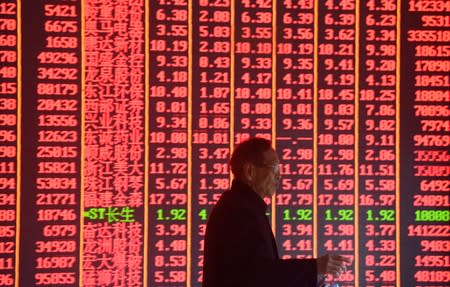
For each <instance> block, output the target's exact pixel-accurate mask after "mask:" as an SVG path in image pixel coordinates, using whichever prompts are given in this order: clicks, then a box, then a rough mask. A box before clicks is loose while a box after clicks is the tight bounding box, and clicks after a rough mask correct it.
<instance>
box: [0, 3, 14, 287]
mask: <svg viewBox="0 0 450 287" xmlns="http://www.w3.org/2000/svg"><path fill="white" fill-rule="evenodd" d="M17 17H18V15H17V4H16V1H4V2H3V3H1V4H0V31H1V36H0V118H1V120H0V121H1V124H0V125H1V126H2V127H1V129H0V237H1V238H2V242H0V284H1V285H3V286H13V285H14V282H15V280H16V278H15V272H14V266H15V263H16V256H15V255H16V252H17V250H16V242H15V238H16V236H17V226H18V224H17V222H16V221H15V220H16V210H17V209H16V204H17V193H16V192H17V180H16V179H17V157H16V156H17V132H18V122H17V101H18V89H17V84H18V58H17V57H18V51H17V44H18V43H17V21H18V18H17Z"/></svg>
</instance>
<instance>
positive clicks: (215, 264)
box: [203, 180, 317, 287]
mask: <svg viewBox="0 0 450 287" xmlns="http://www.w3.org/2000/svg"><path fill="white" fill-rule="evenodd" d="M266 208H267V205H266V204H265V202H264V200H262V198H261V197H260V196H259V195H258V194H256V193H255V192H254V191H253V190H252V189H251V188H250V187H249V186H248V185H246V184H245V183H242V182H240V181H237V180H234V181H233V184H232V186H231V190H229V191H226V192H225V193H224V194H223V195H222V197H221V198H220V200H219V201H218V202H217V204H216V206H215V207H214V209H213V211H212V213H211V216H210V218H209V220H208V225H207V228H206V236H205V252H204V256H205V257H204V267H203V287H307V286H308V287H309V286H311V287H315V286H316V284H317V282H316V281H317V267H316V260H315V259H288V260H283V259H280V258H279V256H278V250H277V246H276V243H275V239H274V237H273V233H272V229H271V227H270V225H269V221H268V218H267V217H266V215H265V212H266Z"/></svg>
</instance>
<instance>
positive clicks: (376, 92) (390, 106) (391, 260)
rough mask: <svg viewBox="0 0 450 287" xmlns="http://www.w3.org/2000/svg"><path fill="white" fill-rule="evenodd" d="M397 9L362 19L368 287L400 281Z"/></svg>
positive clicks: (370, 9)
mask: <svg viewBox="0 0 450 287" xmlns="http://www.w3.org/2000/svg"><path fill="white" fill-rule="evenodd" d="M396 8H397V5H396V3H395V2H394V1H383V2H377V1H368V2H367V3H364V4H362V5H361V14H360V15H361V17H360V19H361V32H360V35H361V41H360V43H361V48H360V51H361V54H362V57H360V59H361V60H360V61H361V63H360V71H361V78H360V93H359V100H360V103H359V106H360V114H359V115H357V116H358V117H359V119H360V126H359V129H360V138H359V141H360V148H361V152H360V154H359V163H360V164H359V167H358V168H359V171H358V172H359V179H360V195H359V204H360V206H361V209H360V214H359V218H360V222H361V227H360V234H361V237H360V238H361V240H360V242H359V244H360V249H361V250H365V253H364V254H365V256H364V258H363V260H361V266H362V268H361V274H362V278H361V280H363V281H364V282H366V284H368V285H367V286H381V285H382V286H393V285H390V284H395V280H396V259H395V251H396V226H395V223H396V210H395V204H396V200H397V199H396V194H395V183H396V179H395V178H396V174H395V169H396V149H395V140H394V139H395V137H396V130H397V125H396V97H397V96H399V95H396V64H397V63H396V56H397V55H396V47H397V45H398V44H399V43H397V42H396V25H397V19H396V18H397V15H396ZM381 138H387V139H389V143H388V144H381V142H380V141H379V139H381ZM380 284H381V285H380Z"/></svg>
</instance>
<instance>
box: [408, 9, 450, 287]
mask: <svg viewBox="0 0 450 287" xmlns="http://www.w3.org/2000/svg"><path fill="white" fill-rule="evenodd" d="M446 4H448V3H446ZM446 4H443V5H442V6H441V7H440V6H438V5H435V6H430V7H428V6H427V5H426V3H425V2H420V1H408V2H407V3H404V5H403V7H402V8H403V11H404V15H405V21H404V22H402V24H404V26H403V27H404V29H405V32H404V35H405V36H404V40H405V42H406V43H407V49H405V50H402V53H403V54H404V55H405V58H407V59H406V60H404V62H406V63H408V64H409V66H408V68H410V69H409V73H408V74H407V75H406V76H405V78H406V79H407V80H406V81H405V83H404V85H402V90H403V91H404V90H407V91H408V93H409V99H410V100H412V103H410V107H411V109H410V110H409V111H408V112H407V113H408V114H407V115H408V116H409V118H410V120H409V122H408V126H407V128H408V129H406V131H407V133H405V136H404V137H402V139H404V141H405V142H406V143H407V144H408V146H409V147H410V157H411V162H408V163H409V165H407V166H406V165H405V166H406V167H405V169H407V170H408V171H410V174H411V175H412V176H414V178H413V179H412V180H410V182H409V184H405V183H402V193H403V192H404V193H405V196H404V198H403V199H402V206H401V209H402V210H403V211H402V218H405V220H403V222H404V223H403V224H402V230H401V231H402V240H404V241H408V242H410V245H411V250H413V252H409V253H407V254H406V252H405V254H402V260H404V259H406V260H405V261H406V262H405V263H403V264H402V269H403V270H402V282H406V281H407V280H408V278H414V280H415V281H416V282H417V284H418V285H427V286H428V285H432V286H448V285H449V282H450V271H449V267H450V255H449V251H450V241H449V234H448V232H446V229H448V226H449V221H450V211H449V206H450V200H449V197H450V194H449V191H450V180H449V174H450V166H449V159H450V154H449V145H450V135H449V131H450V120H449V115H450V110H449V103H450V76H449V71H450V66H449V65H450V61H449V56H450V31H449V26H450V22H449V21H450V17H449V16H448V13H446V14H445V13H444V14H445V15H441V14H439V13H437V12H441V11H443V10H442V9H443V8H444V7H446V8H444V10H445V11H448V10H449V9H448V8H449V7H448V5H446ZM445 5H446V6H445ZM412 23H415V25H412ZM402 123H403V118H402ZM402 146H403V144H402ZM406 193H407V194H406Z"/></svg>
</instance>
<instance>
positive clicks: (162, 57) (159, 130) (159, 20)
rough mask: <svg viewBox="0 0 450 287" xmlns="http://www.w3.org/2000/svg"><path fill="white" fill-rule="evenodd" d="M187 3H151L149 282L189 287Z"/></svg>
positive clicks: (163, 0)
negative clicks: (187, 284)
mask: <svg viewBox="0 0 450 287" xmlns="http://www.w3.org/2000/svg"><path fill="white" fill-rule="evenodd" d="M188 9H189V8H188V3H187V1H184V0H176V1H165V0H160V1H151V3H150V15H149V17H150V19H155V21H154V22H153V24H152V25H151V26H150V31H149V33H150V43H149V44H150V47H149V49H150V66H151V67H154V69H153V70H152V71H151V73H150V87H149V88H150V102H149V107H150V111H149V112H150V114H151V115H152V116H151V117H150V124H149V127H150V138H149V147H150V150H149V156H150V159H149V163H150V165H149V192H150V194H149V196H150V198H149V203H150V212H149V214H150V218H149V220H150V228H149V230H150V234H152V235H153V236H151V237H150V240H149V246H150V247H149V253H150V254H149V270H150V274H149V280H150V282H154V283H155V284H156V285H155V286H186V281H187V280H188V278H187V270H186V268H187V260H188V258H187V248H188V246H187V235H188V234H187V232H188V230H187V220H188V218H187V216H188V214H187V212H188V210H187V192H188V162H187V158H188V145H187V143H188V132H187V128H188V56H189V55H188V40H189V39H188Z"/></svg>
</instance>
